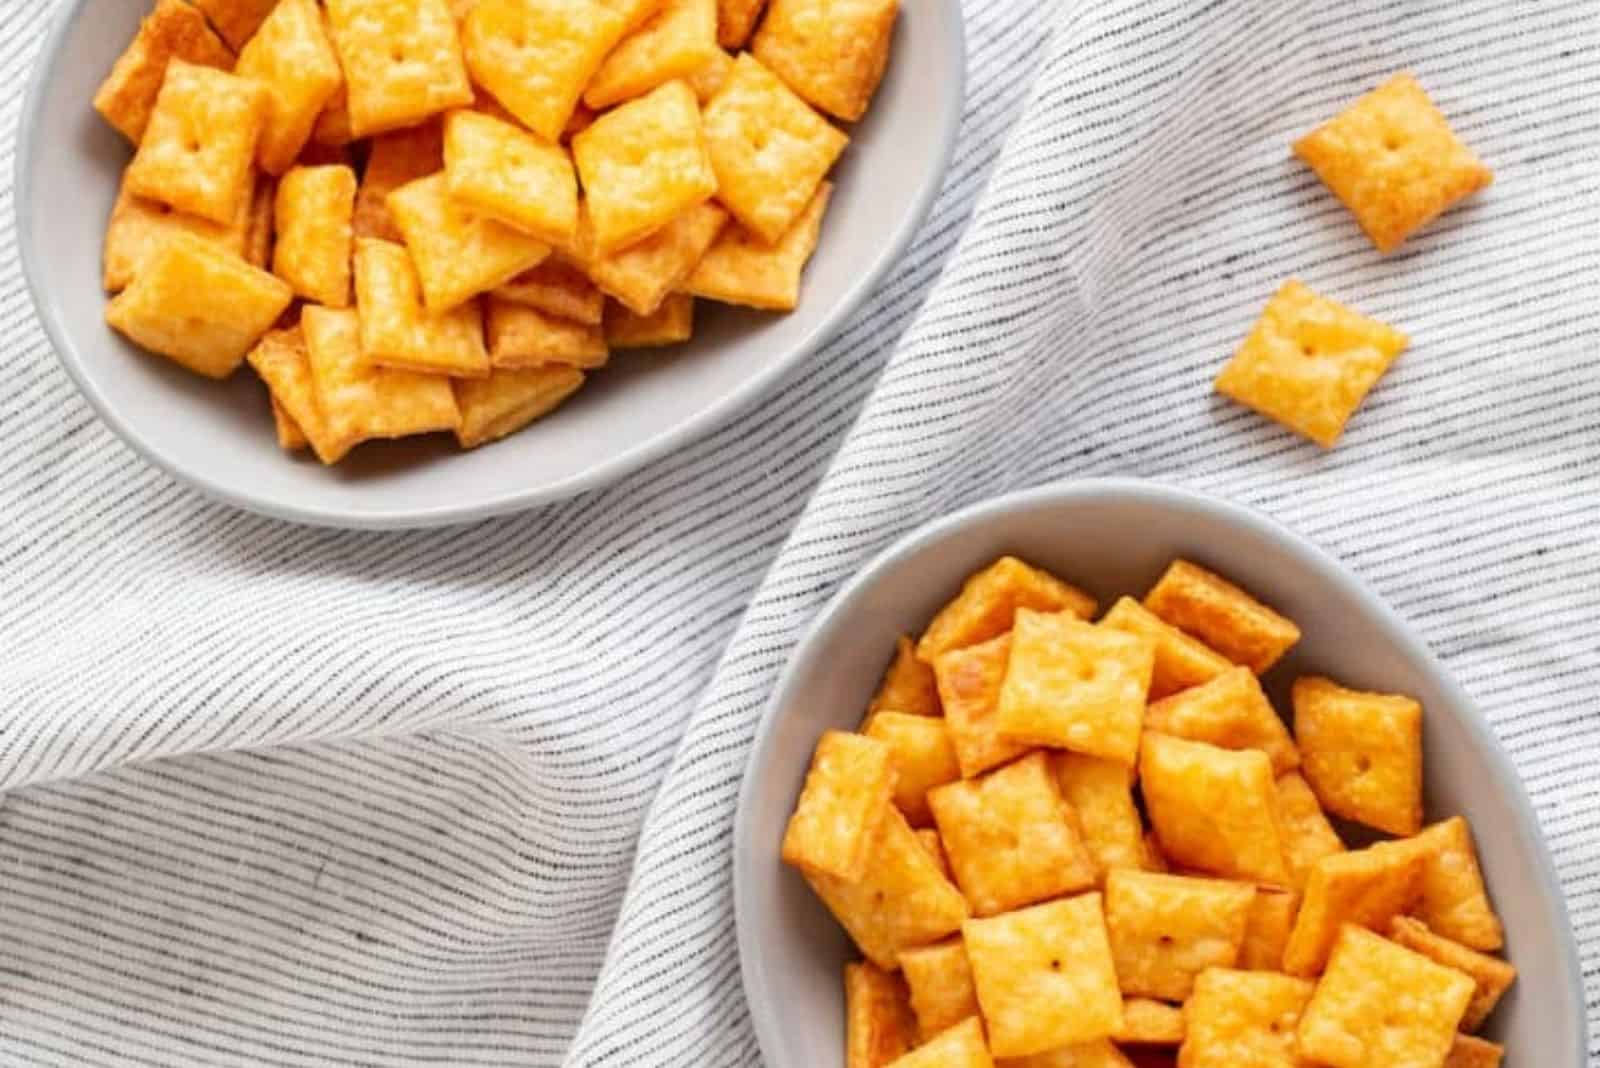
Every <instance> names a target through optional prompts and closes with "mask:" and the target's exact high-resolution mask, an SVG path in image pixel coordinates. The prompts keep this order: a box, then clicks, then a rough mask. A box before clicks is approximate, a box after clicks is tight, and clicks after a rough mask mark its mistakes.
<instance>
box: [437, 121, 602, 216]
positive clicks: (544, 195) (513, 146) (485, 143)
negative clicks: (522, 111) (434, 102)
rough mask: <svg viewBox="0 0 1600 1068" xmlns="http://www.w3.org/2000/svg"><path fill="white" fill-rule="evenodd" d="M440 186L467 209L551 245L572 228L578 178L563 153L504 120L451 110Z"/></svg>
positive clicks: (551, 142)
mask: <svg viewBox="0 0 1600 1068" xmlns="http://www.w3.org/2000/svg"><path fill="white" fill-rule="evenodd" d="M444 174H445V186H446V188H447V189H448V190H449V191H450V195H451V196H452V197H454V198H455V199H456V200H459V201H461V202H462V203H463V204H465V205H466V206H467V207H468V208H470V209H472V210H473V211H475V212H477V213H478V214H480V215H484V216H487V217H488V218H491V219H494V220H495V221H496V222H501V223H505V224H506V225H507V226H513V227H515V228H517V229H518V230H521V231H522V232H524V233H527V234H531V235H533V236H534V237H536V238H538V239H540V240H541V241H545V242H547V243H549V244H552V245H565V244H569V243H570V242H571V241H572V239H573V236H574V235H575V234H576V233H577V229H578V177H577V174H576V172H574V171H573V169H572V159H571V157H569V156H568V155H567V150H566V149H564V148H562V147H561V146H560V145H558V144H556V143H555V142H553V141H542V140H540V139H539V138H538V137H535V136H534V135H533V134H531V133H527V132H526V131H524V130H522V129H521V128H520V127H517V126H513V125H511V124H510V123H508V122H501V121H500V120H499V119H495V118H490V117H489V116H488V115H483V114H480V113H478V112H476V111H456V112H452V113H451V115H450V117H449V118H448V119H446V120H445V126H444Z"/></svg>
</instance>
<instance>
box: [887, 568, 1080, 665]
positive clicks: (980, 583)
mask: <svg viewBox="0 0 1600 1068" xmlns="http://www.w3.org/2000/svg"><path fill="white" fill-rule="evenodd" d="M1018 608H1031V609H1033V610H1034V611H1036V612H1062V611H1070V612H1072V613H1073V614H1074V615H1076V616H1078V617H1079V618H1081V619H1088V618H1090V617H1091V616H1093V615H1094V610H1095V602H1094V598H1093V597H1090V596H1089V595H1088V594H1086V593H1084V592H1083V591H1082V590H1080V589H1078V588H1077V587H1075V586H1072V585H1070V584H1069V583H1066V582H1063V581H1062V580H1061V579H1058V578H1056V577H1055V576H1054V575H1052V574H1050V573H1049V572H1046V571H1041V570H1040V569H1038V568H1036V567H1033V566H1031V565H1029V564H1025V563H1023V562H1022V561H1021V560H1019V559H1017V558H1016V557H1014V556H1002V557H1001V558H1000V559H998V560H996V561H995V562H994V563H992V564H990V565H989V566H988V567H986V568H984V569H983V570H982V571H979V572H977V573H976V574H973V575H972V576H970V577H969V578H968V579H967V580H966V582H964V583H963V584H962V586H961V592H960V593H958V594H957V595H956V597H955V598H954V599H953V600H952V601H951V602H950V603H949V604H947V605H945V606H944V607H943V608H941V609H940V610H939V614H938V615H936V616H934V617H933V621H932V622H931V623H929V624H928V629H927V630H925V631H923V633H922V638H921V640H920V641H918V642H917V656H918V657H920V658H921V659H923V660H925V661H927V662H929V663H932V662H933V660H934V658H935V657H937V656H938V655H939V654H940V653H944V652H948V651H949V650H951V649H960V648H963V647H964V646H968V645H977V644H978V643H979V642H984V641H988V640H989V639H990V638H994V637H998V636H999V635H1001V634H1004V633H1006V632H1007V631H1009V630H1010V629H1011V625H1012V620H1013V618H1014V617H1015V616H1016V613H1017V609H1018Z"/></svg>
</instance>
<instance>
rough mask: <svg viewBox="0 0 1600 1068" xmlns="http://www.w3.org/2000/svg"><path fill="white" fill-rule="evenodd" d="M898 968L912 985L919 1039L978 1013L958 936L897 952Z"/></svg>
mask: <svg viewBox="0 0 1600 1068" xmlns="http://www.w3.org/2000/svg"><path fill="white" fill-rule="evenodd" d="M900 971H901V973H902V974H904V975H905V977H906V985H907V986H908V987H910V988H911V1008H912V1011H914V1012H915V1013H916V1016H917V1030H918V1032H919V1033H920V1034H921V1036H922V1041H924V1042H926V1041H927V1040H928V1039H930V1038H932V1037H933V1036H934V1035H937V1034H938V1033H939V1032H941V1031H943V1030H945V1029H946V1028H950V1027H954V1026H955V1025H956V1024H958V1023H960V1022H961V1021H962V1020H965V1019H966V1018H967V1017H969V1016H977V1015H978V990H977V987H975V986H974V985H973V983H972V965H971V964H970V963H968V961H967V947H966V944H965V943H964V942H962V941H961V939H960V938H952V939H950V940H949V941H946V942H935V943H934V944H933V945H931V946H918V947H917V948H916V949H908V950H906V951H905V952H904V953H902V954H900Z"/></svg>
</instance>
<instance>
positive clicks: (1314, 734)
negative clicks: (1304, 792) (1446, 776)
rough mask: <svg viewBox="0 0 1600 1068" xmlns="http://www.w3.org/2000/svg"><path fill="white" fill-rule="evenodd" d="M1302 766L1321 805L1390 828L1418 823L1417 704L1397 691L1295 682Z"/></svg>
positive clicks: (1403, 830) (1398, 831)
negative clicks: (1371, 690)
mask: <svg viewBox="0 0 1600 1068" xmlns="http://www.w3.org/2000/svg"><path fill="white" fill-rule="evenodd" d="M1294 735H1295V738H1296V739H1297V740H1298V741H1299V743H1300V753H1301V762H1302V771H1303V772H1304V774H1305V777H1306V782H1307V783H1309V784H1310V785H1311V789H1312V791H1313V792H1314V793H1315V794H1316V795H1317V800H1318V801H1320V802H1321V803H1322V807H1323V808H1325V809H1327V810H1328V811H1329V812H1332V813H1333V814H1334V815H1336V816H1342V817H1344V818H1345V819H1347V820H1354V821H1355V822H1357V823H1364V824H1366V825H1367V826H1369V827H1376V828H1377V829H1378V830H1380V831H1387V832H1389V833H1390V834H1394V835H1409V834H1415V833H1417V831H1419V830H1420V829H1421V828H1422V706H1421V705H1420V704H1418V703H1417V702H1416V701H1414V700H1412V699H1411V698H1409V697H1403V696H1400V695H1397V694H1380V693H1366V692H1363V691H1360V690H1351V689H1346V688H1345V687H1343V686H1340V685H1339V684H1337V683H1335V682H1333V681H1331V680H1329V679H1325V678H1320V677H1317V676H1308V677H1306V678H1301V679H1296V680H1295V683H1294Z"/></svg>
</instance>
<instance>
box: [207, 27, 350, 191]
mask: <svg viewBox="0 0 1600 1068" xmlns="http://www.w3.org/2000/svg"><path fill="white" fill-rule="evenodd" d="M234 73H235V74H237V75H239V76H240V77H242V78H249V79H250V80H251V81H254V82H258V83H260V84H261V86H262V87H263V88H265V90H266V122H265V125H264V126H263V127H262V130H261V140H260V142H259V143H258V144H257V146H256V160H257V161H258V162H259V163H260V164H261V169H262V170H264V171H266V172H267V173H268V174H282V173H283V172H284V171H286V170H288V169H289V167H290V166H291V165H292V164H293V163H294V161H295V157H297V156H298V155H300V150H301V149H303V148H304V147H305V146H306V142H307V141H309V140H310V139H311V131H312V130H313V129H314V128H315V127H316V124H317V118H318V117H319V116H320V115H321V114H322V112H323V109H324V108H325V107H326V106H327V104H328V101H329V100H331V99H333V95H334V94H335V93H337V92H338V91H339V87H340V86H341V85H343V84H344V74H343V73H342V72H341V70H340V67H339V57H338V56H336V55H335V54H334V51H333V42H332V41H330V40H329V39H328V30H327V25H326V23H325V22H324V21H323V17H322V8H320V7H319V6H317V3H316V0H278V6H277V7H275V8H273V9H272V13H271V14H270V15H268V16H267V19H266V21H265V22H263V23H262V24H261V28H260V29H259V30H257V31H256V35H255V36H254V37H252V38H251V39H250V43H249V44H247V45H245V46H244V50H243V51H242V52H240V53H239V62H238V64H237V65H236V66H235V67H234Z"/></svg>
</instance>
